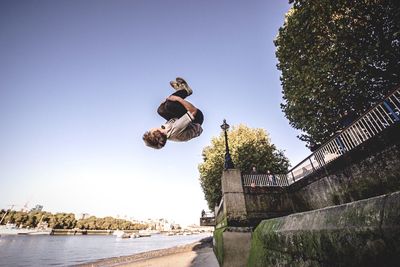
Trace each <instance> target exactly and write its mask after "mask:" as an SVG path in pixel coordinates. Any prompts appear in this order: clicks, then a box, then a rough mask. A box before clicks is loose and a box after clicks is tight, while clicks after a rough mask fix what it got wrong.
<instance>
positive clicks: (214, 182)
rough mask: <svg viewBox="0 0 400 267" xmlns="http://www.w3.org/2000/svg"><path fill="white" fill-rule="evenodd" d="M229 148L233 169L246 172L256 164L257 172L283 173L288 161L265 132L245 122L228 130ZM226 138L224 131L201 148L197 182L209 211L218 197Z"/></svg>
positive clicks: (219, 198) (286, 168) (219, 196)
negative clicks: (198, 181)
mask: <svg viewBox="0 0 400 267" xmlns="http://www.w3.org/2000/svg"><path fill="white" fill-rule="evenodd" d="M228 140H229V149H230V153H231V156H232V160H233V162H234V164H235V168H236V169H240V170H241V171H242V172H243V173H249V172H250V171H251V169H252V166H256V168H257V171H258V172H259V173H266V171H267V170H270V171H271V172H272V173H285V172H287V170H288V167H289V161H288V159H287V158H286V157H285V155H284V154H283V152H282V151H280V150H278V149H277V148H276V147H275V145H273V144H271V141H270V138H269V136H268V134H267V132H266V131H265V130H263V129H258V128H256V129H252V128H249V127H247V126H245V125H239V126H237V127H233V129H232V130H231V131H229V132H228ZM224 155H225V139H224V135H223V133H221V135H220V136H219V137H214V138H213V139H212V140H211V145H209V146H207V147H205V148H204V149H203V163H201V164H200V165H199V172H200V183H201V187H202V189H203V192H204V195H205V198H206V200H207V203H208V206H209V208H210V209H211V210H213V209H214V207H215V205H217V204H218V203H219V201H220V200H221V176H222V171H223V168H224V159H225V157H224Z"/></svg>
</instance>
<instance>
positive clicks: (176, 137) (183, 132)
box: [162, 112, 203, 142]
mask: <svg viewBox="0 0 400 267" xmlns="http://www.w3.org/2000/svg"><path fill="white" fill-rule="evenodd" d="M193 120H194V117H193V115H192V114H191V113H190V112H186V113H185V115H183V116H182V117H180V118H179V119H178V118H173V119H170V120H169V121H167V122H166V123H165V124H164V125H163V126H162V127H163V128H164V129H166V130H167V138H168V140H171V141H176V142H184V141H188V140H190V139H192V138H195V137H197V136H199V135H200V134H201V133H202V132H203V129H202V128H201V125H200V124H198V123H193Z"/></svg>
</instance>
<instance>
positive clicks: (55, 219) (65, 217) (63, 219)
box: [0, 210, 148, 230]
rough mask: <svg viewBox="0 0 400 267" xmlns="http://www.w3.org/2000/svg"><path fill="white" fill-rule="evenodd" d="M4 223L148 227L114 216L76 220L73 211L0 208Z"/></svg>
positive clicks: (85, 227)
mask: <svg viewBox="0 0 400 267" xmlns="http://www.w3.org/2000/svg"><path fill="white" fill-rule="evenodd" d="M4 215H5V217H4V220H3V222H2V223H3V224H5V223H15V224H16V225H18V226H20V227H23V228H35V227H36V226H37V225H38V223H39V222H40V221H42V222H47V223H48V225H49V227H51V228H54V229H74V228H79V229H85V230H116V229H120V230H140V229H146V228H147V227H148V226H147V225H145V224H138V223H132V222H130V221H127V220H123V219H116V218H113V217H105V218H97V217H95V216H91V217H89V218H87V219H82V220H76V219H75V215H74V214H73V213H56V214H52V213H50V212H46V211H34V212H22V211H6V210H0V218H3V216H4Z"/></svg>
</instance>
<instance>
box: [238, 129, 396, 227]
mask: <svg viewBox="0 0 400 267" xmlns="http://www.w3.org/2000/svg"><path fill="white" fill-rule="evenodd" d="M399 190H400V124H396V125H393V126H392V127H391V128H389V129H387V130H385V131H384V132H382V133H381V134H380V135H379V136H375V137H374V138H372V139H370V140H368V141H367V142H365V143H364V144H362V145H360V146H359V147H357V148H356V149H354V150H353V151H350V152H349V153H347V154H345V155H343V156H342V157H341V158H339V159H336V160H335V161H333V162H331V163H329V164H328V165H326V166H325V167H324V168H322V169H320V170H318V171H317V172H315V173H313V174H311V175H309V176H307V177H306V178H304V179H302V180H300V181H297V182H296V183H294V184H292V185H291V186H289V187H283V188H272V187H264V188H261V187H259V188H257V187H256V188H251V187H246V188H244V189H243V192H244V194H245V196H244V198H245V205H246V213H247V216H248V220H249V221H250V222H251V224H252V225H257V224H258V222H259V221H260V220H261V219H267V218H274V217H279V216H285V215H288V214H291V213H295V212H302V211H308V210H314V209H320V208H323V207H328V206H334V205H340V204H344V203H349V202H352V201H356V200H361V199H366V198H370V197H374V196H379V195H382V194H387V193H391V192H396V191H399Z"/></svg>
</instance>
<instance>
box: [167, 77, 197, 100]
mask: <svg viewBox="0 0 400 267" xmlns="http://www.w3.org/2000/svg"><path fill="white" fill-rule="evenodd" d="M176 82H177V83H178V85H179V88H180V89H185V90H186V92H187V93H188V96H190V95H191V94H192V93H193V90H192V88H190V87H189V85H188V84H187V82H186V81H185V80H184V79H183V78H181V77H176ZM171 86H172V85H171Z"/></svg>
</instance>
